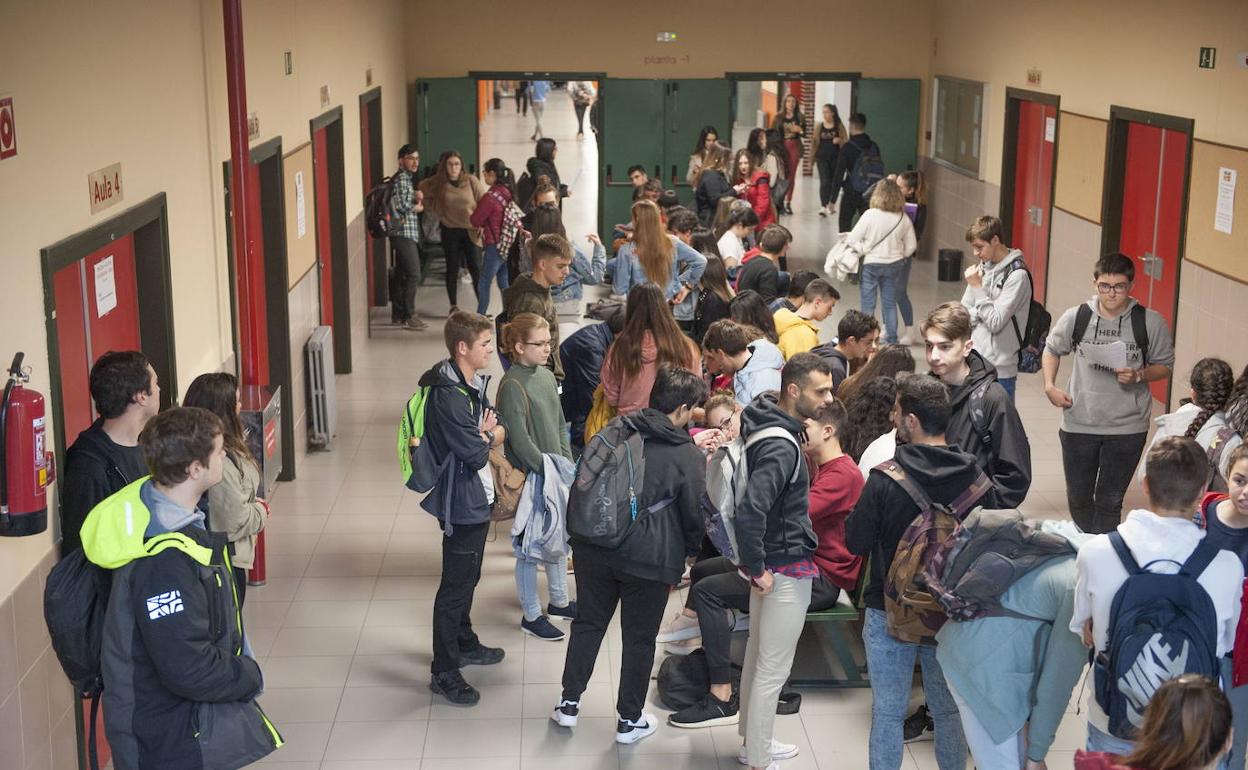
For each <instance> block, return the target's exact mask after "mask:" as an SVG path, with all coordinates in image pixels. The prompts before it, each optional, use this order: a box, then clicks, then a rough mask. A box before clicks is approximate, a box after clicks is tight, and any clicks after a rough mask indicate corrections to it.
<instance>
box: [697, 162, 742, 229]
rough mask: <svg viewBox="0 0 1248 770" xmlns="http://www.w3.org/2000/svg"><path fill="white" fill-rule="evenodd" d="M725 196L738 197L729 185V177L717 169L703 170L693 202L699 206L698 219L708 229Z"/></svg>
mask: <svg viewBox="0 0 1248 770" xmlns="http://www.w3.org/2000/svg"><path fill="white" fill-rule="evenodd" d="M725 195H732V196H735V195H736V192H735V191H734V190H733V189H732V185H731V184H729V183H728V177H726V176H724V173H723V172H722V171H717V170H715V169H706V170H703V172H702V176H701V177H699V178H698V189H696V190H694V192H693V200H694V203H695V204H696V205H697V214H698V219H700V220H702V224H703V225H705V226H706V227H710V226H711V220H713V219H714V218H715V208H716V207H717V206H718V205H719V199H720V198H722V197H724V196H725Z"/></svg>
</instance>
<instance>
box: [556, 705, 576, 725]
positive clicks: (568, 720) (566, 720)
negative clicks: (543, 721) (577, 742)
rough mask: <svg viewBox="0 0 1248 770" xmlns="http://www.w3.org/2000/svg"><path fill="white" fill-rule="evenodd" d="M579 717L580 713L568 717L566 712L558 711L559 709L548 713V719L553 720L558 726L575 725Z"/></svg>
mask: <svg viewBox="0 0 1248 770" xmlns="http://www.w3.org/2000/svg"><path fill="white" fill-rule="evenodd" d="M579 718H580V715H577V716H574V717H570V716H568V715H567V714H565V713H563V712H562V711H560V710H559V709H555V710H554V712H552V713H551V715H550V721H552V722H554V723H555V724H557V725H559V726H560V727H576V722H577V720H578V719H579Z"/></svg>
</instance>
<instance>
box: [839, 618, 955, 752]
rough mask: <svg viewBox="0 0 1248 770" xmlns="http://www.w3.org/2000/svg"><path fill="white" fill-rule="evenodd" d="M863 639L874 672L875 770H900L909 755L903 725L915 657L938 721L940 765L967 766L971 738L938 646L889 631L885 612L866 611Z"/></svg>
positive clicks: (872, 749)
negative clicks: (938, 656)
mask: <svg viewBox="0 0 1248 770" xmlns="http://www.w3.org/2000/svg"><path fill="white" fill-rule="evenodd" d="M862 642H863V646H864V647H865V648H866V651H867V670H868V671H870V672H871V739H870V768H871V770H898V768H900V767H901V760H902V756H903V754H904V753H905V743H904V736H903V735H902V723H903V722H905V719H906V710H907V708H908V707H909V705H910V689H911V686H912V684H913V682H914V661H915V658H916V657H917V658H918V661H919V664H920V665H921V666H922V667H923V692H924V694H925V695H926V696H927V710H928V713H930V714H931V715H932V719H933V720H934V721H935V722H936V765H937V767H939V768H940V770H965V768H966V751H967V749H966V738H965V737H964V736H963V734H962V720H961V717H960V716H959V714H958V707H957V705H956V704H955V703H954V701H953V696H952V695H950V694H949V688H948V687H946V686H945V674H944V672H943V671H941V669H940V663H938V662H937V661H936V647H935V646H934V645H926V644H911V643H909V642H902V641H898V640H897V639H895V638H893V636H892V635H890V634H889V633H888V620H887V618H886V616H885V615H884V611H883V610H876V609H871V608H868V609H867V614H866V619H865V620H864V621H863V625H862Z"/></svg>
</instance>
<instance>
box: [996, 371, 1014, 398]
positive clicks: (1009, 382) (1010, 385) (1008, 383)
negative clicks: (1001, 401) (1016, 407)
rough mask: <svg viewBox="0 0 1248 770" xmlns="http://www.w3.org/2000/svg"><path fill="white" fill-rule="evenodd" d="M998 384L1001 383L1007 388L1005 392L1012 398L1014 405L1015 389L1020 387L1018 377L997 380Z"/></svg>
mask: <svg viewBox="0 0 1248 770" xmlns="http://www.w3.org/2000/svg"><path fill="white" fill-rule="evenodd" d="M997 382H999V383H1001V387H1003V388H1005V392H1006V393H1007V394H1009V396H1010V403H1011V404H1012V403H1014V387H1015V386H1016V385H1018V377H1017V376H1015V377H1005V378H1001V377H998V378H997Z"/></svg>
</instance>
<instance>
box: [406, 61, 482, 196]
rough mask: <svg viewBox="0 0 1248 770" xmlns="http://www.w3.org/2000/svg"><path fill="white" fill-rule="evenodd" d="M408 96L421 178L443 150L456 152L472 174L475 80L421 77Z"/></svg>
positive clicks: (475, 162)
mask: <svg viewBox="0 0 1248 770" xmlns="http://www.w3.org/2000/svg"><path fill="white" fill-rule="evenodd" d="M412 97H413V99H414V104H413V113H414V115H415V137H416V149H418V150H420V168H421V175H422V176H423V175H424V173H425V170H426V169H432V168H433V167H434V166H436V165H437V163H438V157H439V156H440V155H441V154H442V153H444V152H446V151H447V150H457V151H458V152H459V154H460V155H462V156H463V158H464V167H465V168H467V169H468V171H469V172H470V173H476V172H477V170H478V167H479V166H480V163H479V159H478V152H477V81H476V79H475V78H423V79H421V80H417V81H416V84H415V90H414V92H413V94H412ZM397 149H398V148H397V147H396V148H395V150H397Z"/></svg>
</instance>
